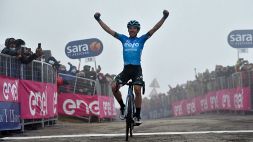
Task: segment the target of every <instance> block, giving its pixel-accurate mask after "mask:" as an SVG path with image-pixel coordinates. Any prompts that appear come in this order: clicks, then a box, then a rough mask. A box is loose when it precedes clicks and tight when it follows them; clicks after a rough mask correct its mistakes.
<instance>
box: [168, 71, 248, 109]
mask: <svg viewBox="0 0 253 142" xmlns="http://www.w3.org/2000/svg"><path fill="white" fill-rule="evenodd" d="M197 86H198V87H196V88H195V95H194V96H190V97H189V95H188V94H190V93H189V92H187V95H188V96H187V95H185V96H183V97H181V95H180V94H173V95H170V99H169V101H170V102H173V101H179V100H181V99H186V98H187V97H188V98H191V97H196V96H198V95H205V94H206V93H207V92H210V91H218V90H223V89H232V88H236V87H250V90H251V96H252V95H253V71H250V70H249V71H241V72H236V73H233V74H232V75H230V76H221V77H217V78H215V79H212V80H209V81H208V82H206V84H201V83H199V84H198V85H197ZM205 87H206V89H205ZM199 92H202V93H199ZM250 99H251V104H253V97H251V98H250ZM252 109H253V106H252Z"/></svg>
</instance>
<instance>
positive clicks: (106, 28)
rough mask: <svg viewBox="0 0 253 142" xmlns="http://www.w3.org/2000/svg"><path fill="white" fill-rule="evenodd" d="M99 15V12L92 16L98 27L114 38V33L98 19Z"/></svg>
mask: <svg viewBox="0 0 253 142" xmlns="http://www.w3.org/2000/svg"><path fill="white" fill-rule="evenodd" d="M100 16H101V14H100V13H99V12H96V13H95V14H94V18H95V19H96V20H97V21H98V23H99V25H100V26H101V27H102V28H103V29H104V30H105V31H106V32H107V33H108V34H110V35H112V36H113V37H115V34H116V32H115V31H113V30H112V29H111V28H109V27H108V26H107V25H106V24H105V23H104V22H103V21H102V20H101V19H100Z"/></svg>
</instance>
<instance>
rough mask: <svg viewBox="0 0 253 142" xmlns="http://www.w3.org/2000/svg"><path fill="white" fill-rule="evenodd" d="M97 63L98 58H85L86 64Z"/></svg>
mask: <svg viewBox="0 0 253 142" xmlns="http://www.w3.org/2000/svg"><path fill="white" fill-rule="evenodd" d="M95 61H96V58H95V57H88V58H85V62H86V63H87V62H95Z"/></svg>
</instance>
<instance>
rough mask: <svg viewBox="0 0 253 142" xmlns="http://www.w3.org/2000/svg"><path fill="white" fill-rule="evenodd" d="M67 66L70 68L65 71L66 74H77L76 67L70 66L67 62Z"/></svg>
mask: <svg viewBox="0 0 253 142" xmlns="http://www.w3.org/2000/svg"><path fill="white" fill-rule="evenodd" d="M68 64H69V66H70V67H69V70H68V71H67V74H69V75H73V76H76V73H77V68H76V66H74V65H72V64H71V63H70V62H68Z"/></svg>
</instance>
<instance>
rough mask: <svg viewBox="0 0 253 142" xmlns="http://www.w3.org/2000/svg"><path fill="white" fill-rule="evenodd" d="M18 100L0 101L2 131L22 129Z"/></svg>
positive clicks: (0, 125) (0, 127)
mask: <svg viewBox="0 0 253 142" xmlns="http://www.w3.org/2000/svg"><path fill="white" fill-rule="evenodd" d="M19 107H20V106H19V103H17V102H0V131H4V130H16V129H21V125H20V111H19V110H20V108H19Z"/></svg>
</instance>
